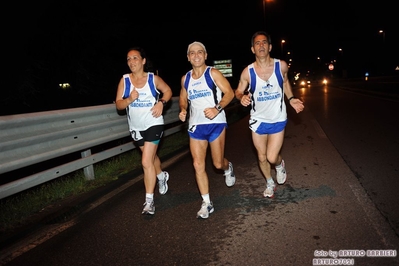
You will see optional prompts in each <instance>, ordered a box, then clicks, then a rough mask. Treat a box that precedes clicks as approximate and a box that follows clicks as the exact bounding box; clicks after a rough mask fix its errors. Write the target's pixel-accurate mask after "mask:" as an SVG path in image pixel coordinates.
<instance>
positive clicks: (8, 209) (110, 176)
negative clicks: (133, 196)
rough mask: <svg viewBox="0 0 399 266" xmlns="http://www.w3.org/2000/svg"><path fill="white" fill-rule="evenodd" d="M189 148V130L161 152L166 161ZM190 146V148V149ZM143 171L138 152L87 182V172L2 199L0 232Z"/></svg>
mask: <svg viewBox="0 0 399 266" xmlns="http://www.w3.org/2000/svg"><path fill="white" fill-rule="evenodd" d="M187 145H188V134H187V132H185V131H182V132H178V133H175V134H172V135H170V136H167V137H165V138H164V139H163V140H162V142H161V145H160V146H159V149H158V155H159V157H160V158H163V157H165V156H167V155H169V154H173V153H174V152H176V151H178V150H180V149H181V148H182V147H184V146H187ZM187 147H188V146H187ZM137 169H141V152H140V150H139V149H134V150H131V151H128V152H125V153H123V154H120V155H118V156H115V157H112V158H110V159H108V160H104V161H101V162H98V163H97V164H95V165H94V171H95V177H96V178H95V179H94V180H86V179H85V176H84V174H83V170H78V171H76V172H73V173H71V174H68V175H65V176H63V177H60V178H57V179H55V180H53V181H50V182H47V183H44V184H42V185H40V186H37V187H35V188H32V189H29V190H26V191H23V192H21V193H18V194H16V195H14V196H10V197H7V198H5V199H2V200H0V233H2V232H5V231H7V230H12V229H14V228H16V227H21V226H23V225H24V224H25V223H26V222H27V221H28V220H29V217H30V216H32V215H34V214H35V213H38V212H40V211H42V210H43V209H44V208H46V207H47V206H50V205H52V204H54V203H55V202H58V201H61V200H64V199H66V198H68V197H73V196H76V195H80V194H84V193H87V192H90V191H93V190H95V189H97V188H99V187H102V186H105V185H107V184H109V183H111V182H113V181H116V180H118V179H119V177H120V176H121V175H123V174H126V173H129V172H131V171H134V170H137Z"/></svg>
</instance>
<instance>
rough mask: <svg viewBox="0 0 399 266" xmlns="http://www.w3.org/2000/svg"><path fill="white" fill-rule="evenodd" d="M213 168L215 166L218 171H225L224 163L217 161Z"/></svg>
mask: <svg viewBox="0 0 399 266" xmlns="http://www.w3.org/2000/svg"><path fill="white" fill-rule="evenodd" d="M213 166H215V168H216V169H219V170H220V169H223V161H217V162H213Z"/></svg>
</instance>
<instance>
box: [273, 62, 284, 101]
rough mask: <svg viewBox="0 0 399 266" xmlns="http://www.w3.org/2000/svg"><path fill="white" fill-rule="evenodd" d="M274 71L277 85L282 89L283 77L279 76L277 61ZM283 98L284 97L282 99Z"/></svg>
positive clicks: (279, 70) (278, 63)
mask: <svg viewBox="0 0 399 266" xmlns="http://www.w3.org/2000/svg"><path fill="white" fill-rule="evenodd" d="M274 69H275V71H274V72H276V77H277V80H278V85H280V87H281V88H283V75H282V74H281V69H280V61H277V62H276V64H275V68H274ZM283 98H284V97H283Z"/></svg>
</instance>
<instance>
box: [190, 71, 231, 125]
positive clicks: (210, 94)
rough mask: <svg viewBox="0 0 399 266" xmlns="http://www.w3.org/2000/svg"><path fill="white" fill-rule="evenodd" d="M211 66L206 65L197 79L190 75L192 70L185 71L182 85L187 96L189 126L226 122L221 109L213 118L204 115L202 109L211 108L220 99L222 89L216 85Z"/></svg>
mask: <svg viewBox="0 0 399 266" xmlns="http://www.w3.org/2000/svg"><path fill="white" fill-rule="evenodd" d="M211 69H212V67H210V66H208V67H207V68H206V69H205V71H204V73H203V74H202V76H201V77H200V78H198V79H194V78H193V77H192V70H190V71H188V72H187V73H186V79H185V81H184V87H185V88H186V90H187V98H188V103H189V107H190V113H189V121H188V125H189V127H191V126H193V125H201V124H220V123H226V121H227V120H226V114H225V112H224V110H222V111H221V112H220V113H219V114H218V115H217V116H216V117H215V118H214V119H212V120H211V119H208V118H206V117H205V114H204V109H205V108H209V107H210V108H212V107H215V105H217V104H218V103H219V102H220V100H221V99H222V91H221V90H220V89H219V88H218V87H217V86H216V84H215V82H214V80H213V78H212V75H211Z"/></svg>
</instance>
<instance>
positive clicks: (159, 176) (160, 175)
mask: <svg viewBox="0 0 399 266" xmlns="http://www.w3.org/2000/svg"><path fill="white" fill-rule="evenodd" d="M157 178H158V180H164V179H165V174H164V172H163V171H161V172H160V173H159V174H157Z"/></svg>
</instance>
